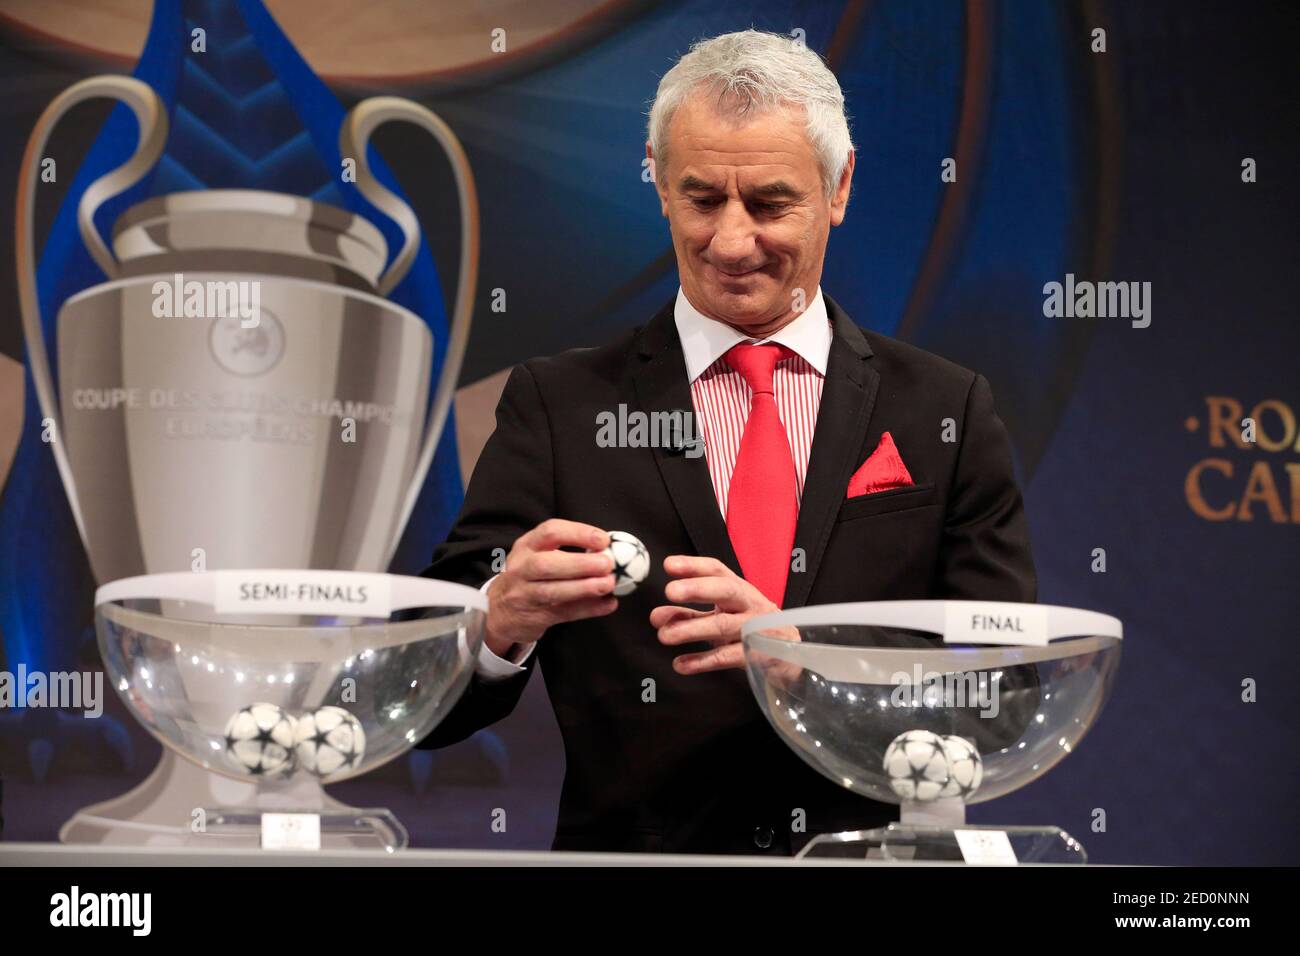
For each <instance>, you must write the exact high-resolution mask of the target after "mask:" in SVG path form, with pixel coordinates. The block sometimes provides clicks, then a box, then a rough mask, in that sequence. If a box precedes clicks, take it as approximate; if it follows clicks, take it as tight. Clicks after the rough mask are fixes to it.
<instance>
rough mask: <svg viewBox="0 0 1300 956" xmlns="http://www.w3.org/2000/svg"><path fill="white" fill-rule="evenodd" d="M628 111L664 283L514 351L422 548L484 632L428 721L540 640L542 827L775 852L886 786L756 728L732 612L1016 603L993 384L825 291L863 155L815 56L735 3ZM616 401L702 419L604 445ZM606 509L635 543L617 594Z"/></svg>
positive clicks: (489, 686)
mask: <svg viewBox="0 0 1300 956" xmlns="http://www.w3.org/2000/svg"><path fill="white" fill-rule="evenodd" d="M649 126H650V129H649V141H648V143H647V156H648V158H649V159H650V160H651V162H652V163H653V164H654V166H653V168H654V171H655V183H656V189H657V191H658V194H659V198H660V202H661V204H662V208H663V212H664V215H665V216H666V217H667V218H668V220H669V223H670V227H671V231H672V235H673V243H674V247H675V250H676V253H677V261H678V270H679V275H680V278H681V289H680V290H679V291H678V294H677V296H676V297H675V299H674V300H673V301H671V302H669V303H666V304H665V306H664V307H663V308H662V309H660V310H659V312H658V313H657V314H656V315H655V316H654V317H653V318H652V319H651V320H650V322H649V323H648V324H647V325H645V326H644V327H642V328H639V329H636V330H633V331H632V332H629V333H627V334H626V335H624V336H622V337H621V338H619V339H618V340H616V341H615V342H612V343H610V344H608V345H606V346H603V347H601V348H596V349H581V350H576V351H572V352H567V353H564V354H562V355H559V356H554V357H551V358H542V359H533V360H531V361H528V362H525V363H524V364H523V365H521V366H519V367H517V368H516V369H515V370H514V371H513V372H512V374H511V376H510V379H509V382H508V383H507V385H506V388H505V391H504V393H503V395H502V398H501V402H500V405H499V406H498V408H497V427H496V431H495V432H494V433H493V435H492V437H491V439H490V440H489V441H488V443H487V446H486V447H485V448H484V450H483V454H482V456H481V458H480V459H479V462H478V465H477V467H476V468H475V471H474V474H473V477H472V480H471V482H470V485H469V488H468V490H467V492H466V499H465V505H464V508H463V510H462V512H461V514H460V516H459V518H458V520H457V523H456V525H455V527H454V528H453V530H452V532H451V534H450V535H449V537H448V540H447V541H446V543H444V544H443V545H442V546H441V547H440V548H439V549H438V551H437V553H436V554H435V556H434V562H433V564H432V566H431V567H430V568H429V569H428V570H427V571H426V574H428V575H430V576H433V577H439V578H445V579H448V580H453V581H459V582H462V583H469V584H475V585H483V584H484V582H487V583H486V585H485V586H486V588H487V594H488V599H489V613H488V624H487V636H486V643H485V648H484V651H483V653H482V655H481V657H480V663H479V667H478V669H477V671H476V673H475V676H474V678H473V680H472V682H471V683H470V685H469V687H468V689H467V691H466V693H465V695H464V697H463V698H462V699H461V700H460V701H459V702H458V704H457V705H456V707H455V708H454V709H453V711H452V712H451V714H450V715H449V716H448V718H447V719H446V720H445V721H444V722H443V723H442V724H441V725H440V726H439V727H438V728H437V729H436V730H435V731H434V732H433V733H432V734H431V735H430V736H429V737H428V738H427V739H426V740H424V741H423V742H422V743H421V744H420V746H424V747H438V746H444V745H446V744H449V743H453V742H455V741H458V740H462V739H464V738H465V737H467V736H468V735H470V734H471V733H473V732H474V731H476V730H478V729H479V728H481V727H484V726H487V725H488V724H491V723H493V722H495V721H497V720H500V719H501V718H503V717H505V716H506V715H508V714H509V713H510V712H511V710H512V709H513V708H514V706H515V704H516V702H517V701H518V700H519V696H520V694H521V693H522V691H523V687H524V684H525V682H526V681H527V680H528V679H529V676H530V675H531V673H532V671H533V669H534V668H536V667H537V666H538V665H540V666H541V668H542V671H543V675H544V677H545V681H546V686H547V692H548V694H549V696H550V700H551V704H552V706H553V707H554V710H555V715H556V719H557V721H558V723H559V726H560V730H561V733H562V735H563V738H564V747H565V754H566V759H567V764H566V772H565V778H564V787H563V792H562V795H561V804H560V818H559V822H558V827H557V832H556V837H555V842H554V847H555V848H556V849H576V850H611V851H618V850H624V851H627V850H647V851H669V852H717V853H758V852H768V853H782V854H789V853H791V852H793V851H796V850H797V849H799V847H800V846H802V844H803V843H804V842H806V840H807V839H808V838H809V837H811V836H812V835H813V834H816V833H822V832H832V831H835V830H841V829H858V828H862V827H866V826H874V825H880V824H883V823H885V822H887V821H888V820H891V819H896V818H897V816H896V814H897V808H895V807H893V806H887V805H884V804H879V803H874V802H871V801H867V800H864V799H863V798H862V797H861V796H858V795H855V794H853V793H851V792H850V791H848V790H845V789H843V788H841V787H840V786H838V785H837V784H835V783H833V782H831V781H830V780H828V779H826V778H824V777H822V776H821V775H820V774H819V773H818V772H817V771H815V770H813V769H812V768H811V767H809V766H808V765H807V764H805V763H804V762H803V761H802V760H801V759H800V758H799V757H798V756H796V755H795V753H794V752H793V751H792V750H790V749H789V748H788V747H787V746H786V745H785V744H784V743H783V742H782V741H781V740H780V739H779V738H778V737H777V736H776V734H775V732H774V731H773V730H772V729H771V728H770V727H769V725H768V724H767V721H766V719H765V718H764V716H763V715H762V714H761V712H760V711H759V709H758V707H757V704H756V702H755V700H754V698H753V695H752V693H751V691H750V689H749V686H748V683H747V680H746V677H745V674H744V671H743V669H742V667H743V657H742V648H741V644H740V642H739V641H740V627H741V624H742V623H743V622H744V621H745V620H747V619H748V618H750V617H752V616H753V615H755V614H762V613H768V612H771V611H774V610H776V609H778V608H780V607H785V608H792V607H799V606H802V605H807V604H826V603H833V602H842V601H872V600H889V599H906V598H967V599H981V600H1003V601H1032V600H1034V598H1035V592H1036V584H1035V578H1034V571H1033V563H1032V559H1031V557H1030V551H1029V541H1028V533H1027V529H1026V526H1025V520H1024V514H1023V508H1022V503H1021V497H1020V492H1019V490H1018V488H1017V487H1016V482H1015V478H1014V474H1013V470H1012V459H1011V449H1010V443H1009V441H1008V438H1007V434H1006V430H1005V428H1004V427H1003V425H1002V423H1001V421H1000V420H999V419H998V417H997V415H996V413H995V412H994V408H993V400H992V396H991V393H990V389H989V386H988V383H987V382H986V381H985V380H984V379H983V378H982V377H980V376H978V375H976V374H974V373H972V372H969V371H966V370H965V369H962V368H959V367H958V366H956V365H953V364H952V363H950V362H947V361H945V360H943V359H941V358H938V357H937V356H934V355H930V354H928V353H925V352H923V351H921V350H919V349H916V348H913V347H911V346H908V345H905V344H903V343H901V342H897V341H894V340H892V339H890V338H887V337H885V336H882V335H878V334H875V333H872V332H867V331H864V330H862V329H860V328H859V327H858V326H857V325H855V324H854V323H853V322H852V320H851V319H850V318H849V316H848V315H847V314H845V312H844V310H843V309H841V308H840V306H839V305H838V304H837V303H836V302H835V301H834V300H833V299H831V298H830V297H829V296H827V295H825V294H824V293H823V292H822V291H821V288H820V280H821V269H822V260H823V255H824V252H825V246H826V241H827V238H828V234H829V229H830V227H831V226H834V225H838V224H839V223H840V222H842V221H843V218H844V215H845V210H846V208H847V203H848V197H849V188H850V182H851V177H852V172H853V165H854V156H853V149H852V143H851V141H850V140H849V135H848V127H847V123H846V121H845V120H844V110H843V96H842V94H841V93H840V90H839V85H838V83H837V82H836V81H835V78H834V76H833V75H831V73H830V71H829V70H827V69H826V67H825V66H824V64H823V63H822V62H821V60H820V58H819V57H818V56H817V55H816V54H815V53H813V52H811V51H809V50H807V49H806V48H805V47H803V46H802V45H800V44H795V43H793V42H792V41H791V40H790V39H789V38H786V37H779V36H774V35H771V34H764V33H759V32H757V31H753V30H747V31H742V32H741V33H736V34H728V35H725V36H722V37H717V38H715V39H713V40H710V41H705V42H701V43H698V44H696V45H695V46H694V47H693V48H692V50H691V52H690V53H688V54H687V55H686V56H685V57H683V58H682V59H681V60H680V61H679V62H678V64H677V65H676V66H675V67H674V68H673V69H672V70H671V71H669V73H668V74H666V75H665V76H664V78H663V80H662V81H661V83H660V87H659V91H658V95H657V96H656V100H655V105H654V108H653V109H652V110H651V113H650V123H649ZM633 413H643V414H644V415H646V416H647V417H648V418H652V416H654V415H655V414H656V413H660V414H663V413H677V414H679V415H680V414H684V415H685V417H686V418H687V419H688V420H690V421H691V422H692V425H693V427H691V428H689V429H686V431H687V432H688V434H687V435H686V436H685V437H686V438H690V437H692V436H693V435H695V434H698V435H700V436H701V437H702V445H695V444H692V443H690V442H689V441H685V440H682V439H680V438H679V439H676V440H671V441H668V442H664V443H660V444H659V445H658V447H644V445H641V444H635V443H625V444H624V446H623V447H604V445H605V444H606V443H605V442H598V440H597V435H598V425H599V423H600V422H602V421H603V420H607V419H608V417H609V416H610V415H612V414H626V415H631V414H633ZM629 444H634V447H628V446H627V445H629ZM701 448H702V450H703V454H702V455H700V454H698V451H699V450H700V449H701ZM881 488H884V489H885V490H879V489H881ZM611 529H616V530H623V531H628V532H631V533H632V534H635V535H637V536H638V537H640V538H641V539H642V540H643V541H644V543H645V544H646V546H647V548H648V550H649V552H650V554H651V556H652V557H653V558H654V559H655V561H654V563H653V564H652V572H651V574H650V576H649V577H648V579H647V580H645V581H644V582H643V583H642V584H641V585H640V586H639V587H638V589H637V590H636V591H635V592H634V593H633V594H631V595H629V596H626V597H622V598H615V597H613V596H612V594H611V592H612V590H613V587H614V576H613V574H612V573H611V572H612V570H613V569H612V562H611V560H610V559H609V557H608V556H607V555H605V554H602V553H600V552H601V549H603V548H604V547H605V546H606V545H607V544H608V540H609V539H608V534H607V532H608V531H609V530H611ZM501 555H505V562H504V570H501V571H500V573H499V574H495V575H494V572H495V571H497V570H500V568H499V562H497V564H498V567H494V557H499V556H501ZM796 823H797V824H798V825H796V826H792V824H796Z"/></svg>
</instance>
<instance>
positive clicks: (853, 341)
mask: <svg viewBox="0 0 1300 956" xmlns="http://www.w3.org/2000/svg"><path fill="white" fill-rule="evenodd" d="M822 294H823V296H824V297H825V299H826V311H827V314H828V315H829V316H830V319H831V324H832V327H833V332H834V334H833V336H832V339H831V352H830V357H829V359H828V360H827V364H826V379H825V381H824V382H823V383H822V397H821V405H820V406H819V408H818V411H817V427H816V430H815V431H814V432H813V444H812V450H811V452H809V456H808V474H807V476H806V478H805V479H804V488H803V499H802V500H801V502H800V505H799V523H798V525H797V526H796V528H795V536H794V546H795V548H801V549H802V550H803V556H804V560H805V562H806V565H805V567H804V570H803V571H797V572H796V571H791V573H790V578H789V581H788V583H787V584H786V588H785V600H784V602H783V606H784V607H787V608H792V607H801V606H803V604H804V602H805V601H807V600H808V595H809V593H810V592H811V591H812V585H813V581H814V580H816V578H817V570H818V567H819V566H820V564H821V559H822V555H823V553H824V552H825V551H826V542H827V541H828V540H829V539H830V534H831V527H832V526H833V525H834V523H835V516H836V514H837V513H838V512H839V509H840V505H842V504H843V503H844V495H845V493H846V490H847V488H848V485H849V478H850V476H851V475H852V474H853V470H854V468H855V466H857V465H858V464H859V463H860V462H859V455H860V453H861V451H862V443H863V440H864V438H865V437H866V433H867V424H868V422H869V421H870V420H871V410H872V408H873V406H874V405H875V402H876V390H877V388H878V387H879V385H880V375H879V373H878V372H876V370H875V369H873V368H872V367H871V364H870V363H869V362H867V361H866V359H868V358H869V357H870V356H871V346H869V345H868V344H867V340H866V337H865V336H863V334H862V330H861V329H859V328H858V327H857V326H856V325H854V324H853V321H852V320H851V319H850V318H849V317H848V315H847V314H846V313H845V312H844V310H843V309H841V308H840V307H839V305H838V304H836V303H835V301H834V300H832V299H831V298H830V296H827V295H825V293H824V292H823V293H822ZM714 510H715V511H716V510H717V509H716V508H715V509H714ZM723 531H724V533H725V531H726V528H725V526H724V528H723Z"/></svg>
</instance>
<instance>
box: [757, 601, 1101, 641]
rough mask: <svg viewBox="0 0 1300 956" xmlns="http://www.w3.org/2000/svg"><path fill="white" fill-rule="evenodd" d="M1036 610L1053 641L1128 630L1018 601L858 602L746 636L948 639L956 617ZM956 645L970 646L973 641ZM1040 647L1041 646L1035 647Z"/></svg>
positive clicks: (783, 614) (763, 624)
mask: <svg viewBox="0 0 1300 956" xmlns="http://www.w3.org/2000/svg"><path fill="white" fill-rule="evenodd" d="M1027 608H1035V609H1037V610H1035V611H1034V612H1032V613H1034V614H1035V615H1039V614H1041V616H1042V617H1043V618H1044V622H1043V633H1044V634H1045V635H1046V640H1048V641H1050V640H1053V639H1055V638H1061V637H1083V636H1087V637H1114V638H1118V639H1121V640H1122V639H1123V637H1124V625H1123V624H1121V623H1120V620H1119V618H1117V617H1112V616H1111V615H1109V614H1102V613H1100V612H1099V611H1088V610H1085V609H1083V608H1076V607H1062V606H1061V605H1058V604H1027V603H1016V602H1013V601H946V600H931V601H858V602H850V603H844V604H817V605H812V606H809V607H800V608H792V609H790V610H788V611H778V612H775V613H773V614H761V615H758V616H757V617H752V618H750V619H749V620H748V621H746V622H745V623H744V624H743V625H741V636H742V637H748V636H750V635H751V634H755V633H757V632H758V631H761V630H765V629H767V628H778V627H789V626H798V625H801V624H807V625H834V624H839V625H845V626H853V625H858V626H866V627H898V628H904V629H907V630H915V631H928V632H929V633H932V634H942V635H944V637H945V639H946V638H947V636H948V630H949V628H948V622H949V621H950V620H952V618H953V617H954V616H956V615H969V614H986V615H994V616H996V615H1013V614H1022V613H1025V611H1026V609H1027ZM954 643H970V640H969V638H964V639H959V640H955V641H954ZM981 643H990V644H999V645H1008V644H1010V645H1015V644H1019V643H1025V642H1019V641H1014V640H987V641H982V642H981ZM1033 643H1040V642H1037V641H1035V642H1033Z"/></svg>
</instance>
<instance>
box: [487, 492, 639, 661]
mask: <svg viewBox="0 0 1300 956" xmlns="http://www.w3.org/2000/svg"><path fill="white" fill-rule="evenodd" d="M562 547H575V548H584V549H586V550H587V551H590V552H594V553H591V554H576V553H574V552H571V551H561V550H559V549H560V548H562ZM607 547H609V534H608V533H606V532H605V531H602V530H601V529H600V528H597V527H594V526H592V525H589V524H582V523H580V522H577V521H564V520H561V519H560V518H551V519H550V520H548V521H543V522H542V523H541V524H539V525H538V526H537V527H536V528H533V529H532V530H531V531H528V532H526V533H525V534H522V535H520V536H519V537H518V538H517V539H516V540H515V543H514V546H513V547H512V548H511V549H510V553H509V554H508V555H506V564H505V570H503V571H502V572H501V573H500V574H499V575H497V577H496V579H495V580H494V581H493V582H492V586H491V587H490V588H488V616H487V633H486V635H485V637H484V641H485V643H486V644H487V646H488V650H490V651H492V653H494V654H496V655H497V656H498V657H506V656H507V655H508V654H509V653H510V649H511V648H512V647H513V646H514V645H516V644H531V643H533V642H534V641H536V640H537V639H538V638H540V637H541V636H542V635H543V634H545V633H546V629H547V628H549V627H551V626H552V625H554V624H561V623H563V622H565V621H580V620H582V619H583V618H589V617H603V616H604V615H606V614H612V613H613V612H614V611H615V610H616V609H617V608H618V598H616V597H614V596H613V594H612V592H613V590H614V560H613V558H611V557H610V556H609V555H608V554H604V553H602V552H603V551H604V549H605V548H607Z"/></svg>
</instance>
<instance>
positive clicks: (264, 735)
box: [225, 703, 297, 777]
mask: <svg viewBox="0 0 1300 956" xmlns="http://www.w3.org/2000/svg"><path fill="white" fill-rule="evenodd" d="M296 724H297V721H295V720H294V718H293V717H292V716H291V715H289V714H287V713H285V712H284V710H283V709H282V708H280V707H279V706H277V705H276V704H265V703H259V704H249V705H248V706H247V707H243V708H240V710H238V711H237V712H236V713H235V715H234V716H233V717H231V718H230V720H228V721H227V722H226V733H225V741H226V749H225V753H226V757H227V758H228V759H229V760H230V761H231V762H232V763H233V764H235V766H237V767H239V769H240V770H242V771H244V773H247V774H251V775H252V776H255V777H263V776H265V777H273V776H276V775H278V774H282V773H285V772H287V771H289V770H291V769H292V768H293V742H294V732H295V729H296Z"/></svg>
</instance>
